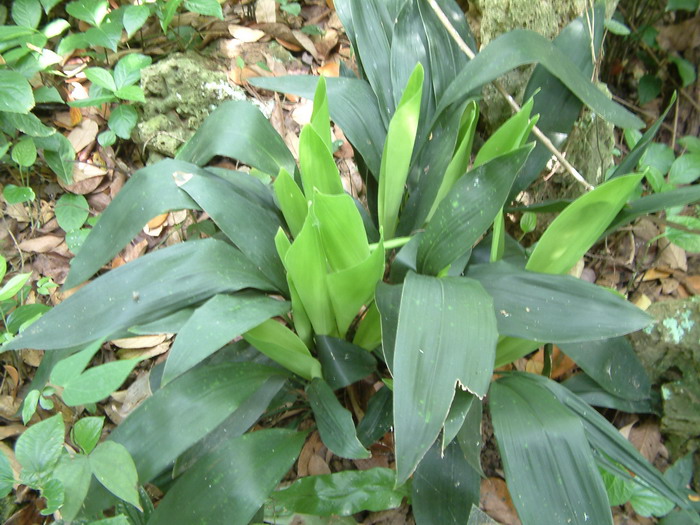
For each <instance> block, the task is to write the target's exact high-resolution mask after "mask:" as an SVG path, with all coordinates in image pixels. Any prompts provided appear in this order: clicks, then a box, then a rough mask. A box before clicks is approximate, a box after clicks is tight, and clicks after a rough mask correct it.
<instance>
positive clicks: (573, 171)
mask: <svg viewBox="0 0 700 525" xmlns="http://www.w3.org/2000/svg"><path fill="white" fill-rule="evenodd" d="M428 3H429V4H430V7H431V8H432V9H433V11H434V12H435V15H436V16H437V17H438V19H439V20H440V23H442V25H443V26H444V27H445V29H447V32H448V33H449V34H450V36H451V37H452V39H453V40H454V41H455V42H456V43H457V45H458V46H459V48H460V49H461V50H462V52H463V53H464V54H465V55H467V56H468V57H469V59H470V60H471V59H473V58H474V57H475V56H476V55H475V54H474V52H473V51H472V50H471V49H469V46H468V45H467V43H466V42H465V41H464V40H463V39H462V37H461V36H460V35H459V33H458V32H457V30H456V29H455V28H454V26H453V25H452V22H450V20H449V19H448V18H447V16H446V15H445V13H444V12H443V11H442V9H441V8H440V6H439V5H438V4H437V2H436V1H435V0H428ZM493 85H494V86H495V88H496V89H497V90H498V92H499V93H500V94H501V95H502V96H503V97H504V98H505V99H506V101H507V102H508V104H510V107H511V108H513V111H515V112H516V113H517V112H518V111H520V109H521V108H520V105H519V104H518V103H517V102H516V101H515V99H514V98H513V97H512V96H510V94H509V93H508V92H507V91H506V90H505V89H504V88H503V86H502V85H501V84H500V82H498V81H494V82H493ZM532 132H533V133H534V134H535V137H537V140H539V141H540V142H541V143H542V144H543V145H544V146H545V147H546V148H547V149H548V150H549V151H550V152H551V153H552V155H554V156H555V157H556V159H557V160H558V161H559V163H560V164H561V165H562V166H563V167H564V169H566V171H568V172H569V173H570V174H571V176H572V177H573V178H574V179H576V180H577V181H578V182H580V183H581V184H583V186H584V187H585V188H586V189H587V190H592V189H593V188H594V187H593V186H592V185H591V184H589V183H588V182H587V181H586V179H584V178H583V177H582V176H581V174H580V173H579V172H578V170H577V169H576V168H574V166H573V165H572V164H571V163H570V162H569V161H568V160H566V158H565V157H564V155H563V154H562V153H561V151H559V150H558V149H557V147H556V146H555V145H554V144H553V143H552V141H551V140H549V137H547V135H545V134H544V133H543V132H542V130H540V128H538V127H537V126H535V127H534V128H532Z"/></svg>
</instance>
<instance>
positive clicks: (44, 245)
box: [19, 235, 63, 253]
mask: <svg viewBox="0 0 700 525" xmlns="http://www.w3.org/2000/svg"><path fill="white" fill-rule="evenodd" d="M62 242H63V237H58V236H57V235H43V236H42V237H37V238H35V239H27V240H26V241H22V242H21V243H19V249H20V250H22V251H23V252H31V253H47V252H50V251H51V250H53V249H54V248H56V247H57V246H58V245H59V244H61V243H62Z"/></svg>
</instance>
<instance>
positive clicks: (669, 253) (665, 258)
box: [657, 238, 688, 272]
mask: <svg viewBox="0 0 700 525" xmlns="http://www.w3.org/2000/svg"><path fill="white" fill-rule="evenodd" d="M659 253H660V255H659V259H658V261H657V266H668V267H669V268H671V269H672V270H682V271H684V272H687V271H688V256H687V255H686V253H685V250H684V249H683V248H681V247H680V246H676V245H675V244H671V243H670V242H669V240H668V239H666V238H661V239H659Z"/></svg>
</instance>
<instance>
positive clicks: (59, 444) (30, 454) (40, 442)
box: [15, 414, 65, 477]
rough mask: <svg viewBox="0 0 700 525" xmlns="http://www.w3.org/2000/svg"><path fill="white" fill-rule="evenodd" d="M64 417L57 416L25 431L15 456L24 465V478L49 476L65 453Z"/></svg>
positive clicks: (20, 438)
mask: <svg viewBox="0 0 700 525" xmlns="http://www.w3.org/2000/svg"><path fill="white" fill-rule="evenodd" d="M64 432H65V425H64V424H63V416H62V415H61V414H56V415H55V416H53V417H50V418H48V419H45V420H44V421H41V422H40V423H37V424H35V425H32V426H31V427H29V428H28V429H27V430H25V431H24V432H23V433H22V435H21V436H20V437H19V438H18V439H17V443H16V444H15V456H16V458H17V461H19V464H20V465H22V472H21V475H22V477H27V476H29V475H30V474H47V473H48V472H49V471H50V470H51V469H52V468H53V467H54V466H55V465H56V463H57V462H58V460H59V458H60V457H61V452H63V434H64Z"/></svg>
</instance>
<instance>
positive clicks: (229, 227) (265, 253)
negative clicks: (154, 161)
mask: <svg viewBox="0 0 700 525" xmlns="http://www.w3.org/2000/svg"><path fill="white" fill-rule="evenodd" d="M173 177H174V178H175V183H176V184H178V186H179V187H180V188H182V189H183V190H184V191H185V192H186V193H187V194H188V195H189V196H190V197H192V199H193V200H194V201H195V202H196V203H197V204H198V205H199V206H200V207H201V208H202V209H203V210H205V211H206V212H207V213H208V214H209V215H210V216H211V218H212V219H213V220H214V222H215V223H216V225H217V226H218V227H219V228H220V229H221V231H223V232H224V233H225V234H226V235H227V236H228V237H229V238H230V239H231V240H232V241H233V242H234V243H235V244H236V246H238V247H239V249H240V250H241V251H242V252H243V253H244V254H245V255H246V256H247V257H248V258H249V259H250V260H251V261H252V262H253V263H254V264H255V265H256V266H257V267H258V268H259V269H260V270H261V272H262V273H263V274H264V275H265V276H266V277H267V278H268V279H269V280H270V281H271V282H272V283H274V284H275V286H276V287H277V288H278V289H279V290H286V289H287V281H286V277H285V272H284V266H283V265H282V262H281V261H280V258H279V256H278V254H277V250H276V248H275V243H274V237H275V234H276V233H277V230H278V229H279V228H280V221H279V217H278V216H277V215H276V214H274V213H273V212H271V211H269V210H267V209H265V208H263V207H261V206H258V205H257V204H256V203H254V202H251V201H250V200H249V199H247V198H246V197H245V195H242V194H241V193H239V192H238V191H237V189H236V187H235V186H234V185H232V184H230V183H228V182H227V181H226V180H224V179H222V178H220V177H217V176H215V175H211V174H209V173H207V172H205V171H192V172H180V171H177V172H174V173H173Z"/></svg>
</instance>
